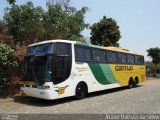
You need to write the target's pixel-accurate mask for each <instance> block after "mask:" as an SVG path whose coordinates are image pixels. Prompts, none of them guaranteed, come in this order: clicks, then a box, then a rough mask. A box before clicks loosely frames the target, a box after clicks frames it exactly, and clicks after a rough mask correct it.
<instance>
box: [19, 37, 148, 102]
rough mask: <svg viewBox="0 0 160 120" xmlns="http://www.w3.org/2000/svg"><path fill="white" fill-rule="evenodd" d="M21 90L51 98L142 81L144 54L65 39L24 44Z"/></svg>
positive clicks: (130, 86) (37, 96) (133, 84)
mask: <svg viewBox="0 0 160 120" xmlns="http://www.w3.org/2000/svg"><path fill="white" fill-rule="evenodd" d="M23 76H24V79H23V83H21V88H20V89H21V93H23V95H25V96H31V97H36V98H41V99H47V100H54V99H59V98H64V97H69V96H74V97H75V98H76V99H83V98H84V97H85V96H86V94H87V93H91V92H96V91H102V90H107V89H112V88H117V87H122V86H128V87H129V88H133V87H136V86H137V85H138V84H139V83H142V82H144V81H145V79H146V77H145V64H144V56H143V54H141V53H136V52H130V51H129V50H127V49H122V48H118V47H102V46H96V45H92V44H88V43H81V42H78V41H69V40H48V41H43V42H39V43H35V44H31V45H29V46H28V50H27V54H26V56H25V69H24V75H23Z"/></svg>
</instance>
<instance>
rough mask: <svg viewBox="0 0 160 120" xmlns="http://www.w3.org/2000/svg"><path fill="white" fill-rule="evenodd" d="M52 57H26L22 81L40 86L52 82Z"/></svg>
mask: <svg viewBox="0 0 160 120" xmlns="http://www.w3.org/2000/svg"><path fill="white" fill-rule="evenodd" d="M52 63H53V62H52V56H46V55H44V56H27V57H26V66H25V73H24V80H26V81H32V80H34V81H35V82H37V83H38V84H40V85H42V84H44V83H45V82H51V81H52V71H53V70H52Z"/></svg>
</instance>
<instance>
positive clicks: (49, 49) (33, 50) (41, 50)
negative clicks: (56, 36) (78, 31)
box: [27, 44, 54, 56]
mask: <svg viewBox="0 0 160 120" xmlns="http://www.w3.org/2000/svg"><path fill="white" fill-rule="evenodd" d="M53 50H54V44H43V45H38V46H33V47H29V48H28V51H27V56H29V55H42V54H52V53H53V52H54V51H53Z"/></svg>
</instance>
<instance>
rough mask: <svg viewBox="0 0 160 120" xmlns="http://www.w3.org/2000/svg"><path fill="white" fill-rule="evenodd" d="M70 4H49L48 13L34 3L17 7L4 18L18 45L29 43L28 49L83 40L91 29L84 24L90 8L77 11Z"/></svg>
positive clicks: (9, 10) (13, 7)
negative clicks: (54, 41)
mask: <svg viewBox="0 0 160 120" xmlns="http://www.w3.org/2000/svg"><path fill="white" fill-rule="evenodd" d="M59 1H63V0H59ZM66 1H68V2H69V0H66ZM68 2H65V3H63V2H59V3H58V2H56V3H54V4H51V3H49V2H48V3H47V8H48V10H47V11H46V12H44V10H43V9H42V8H41V7H34V5H33V3H32V2H27V3H26V4H25V5H20V6H18V5H14V6H12V7H11V8H10V9H8V10H7V11H6V13H5V16H4V23H5V27H6V31H7V33H8V34H9V35H12V36H13V40H14V43H15V44H17V43H18V42H20V43H23V42H25V43H26V45H27V44H31V43H34V42H38V41H42V40H45V39H70V40H81V39H82V37H83V36H82V35H81V31H82V30H84V28H87V27H88V24H86V23H85V22H84V15H85V13H86V11H87V10H88V8H86V7H83V8H82V9H81V10H76V8H74V7H70V6H69V3H68Z"/></svg>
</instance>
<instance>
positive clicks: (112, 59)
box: [106, 51, 117, 63]
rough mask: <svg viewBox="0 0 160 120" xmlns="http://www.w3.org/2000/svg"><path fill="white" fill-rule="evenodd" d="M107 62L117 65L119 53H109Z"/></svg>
mask: <svg viewBox="0 0 160 120" xmlns="http://www.w3.org/2000/svg"><path fill="white" fill-rule="evenodd" d="M106 53H107V54H106V55H107V61H108V62H111V63H117V53H116V52H111V51H107V52H106Z"/></svg>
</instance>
